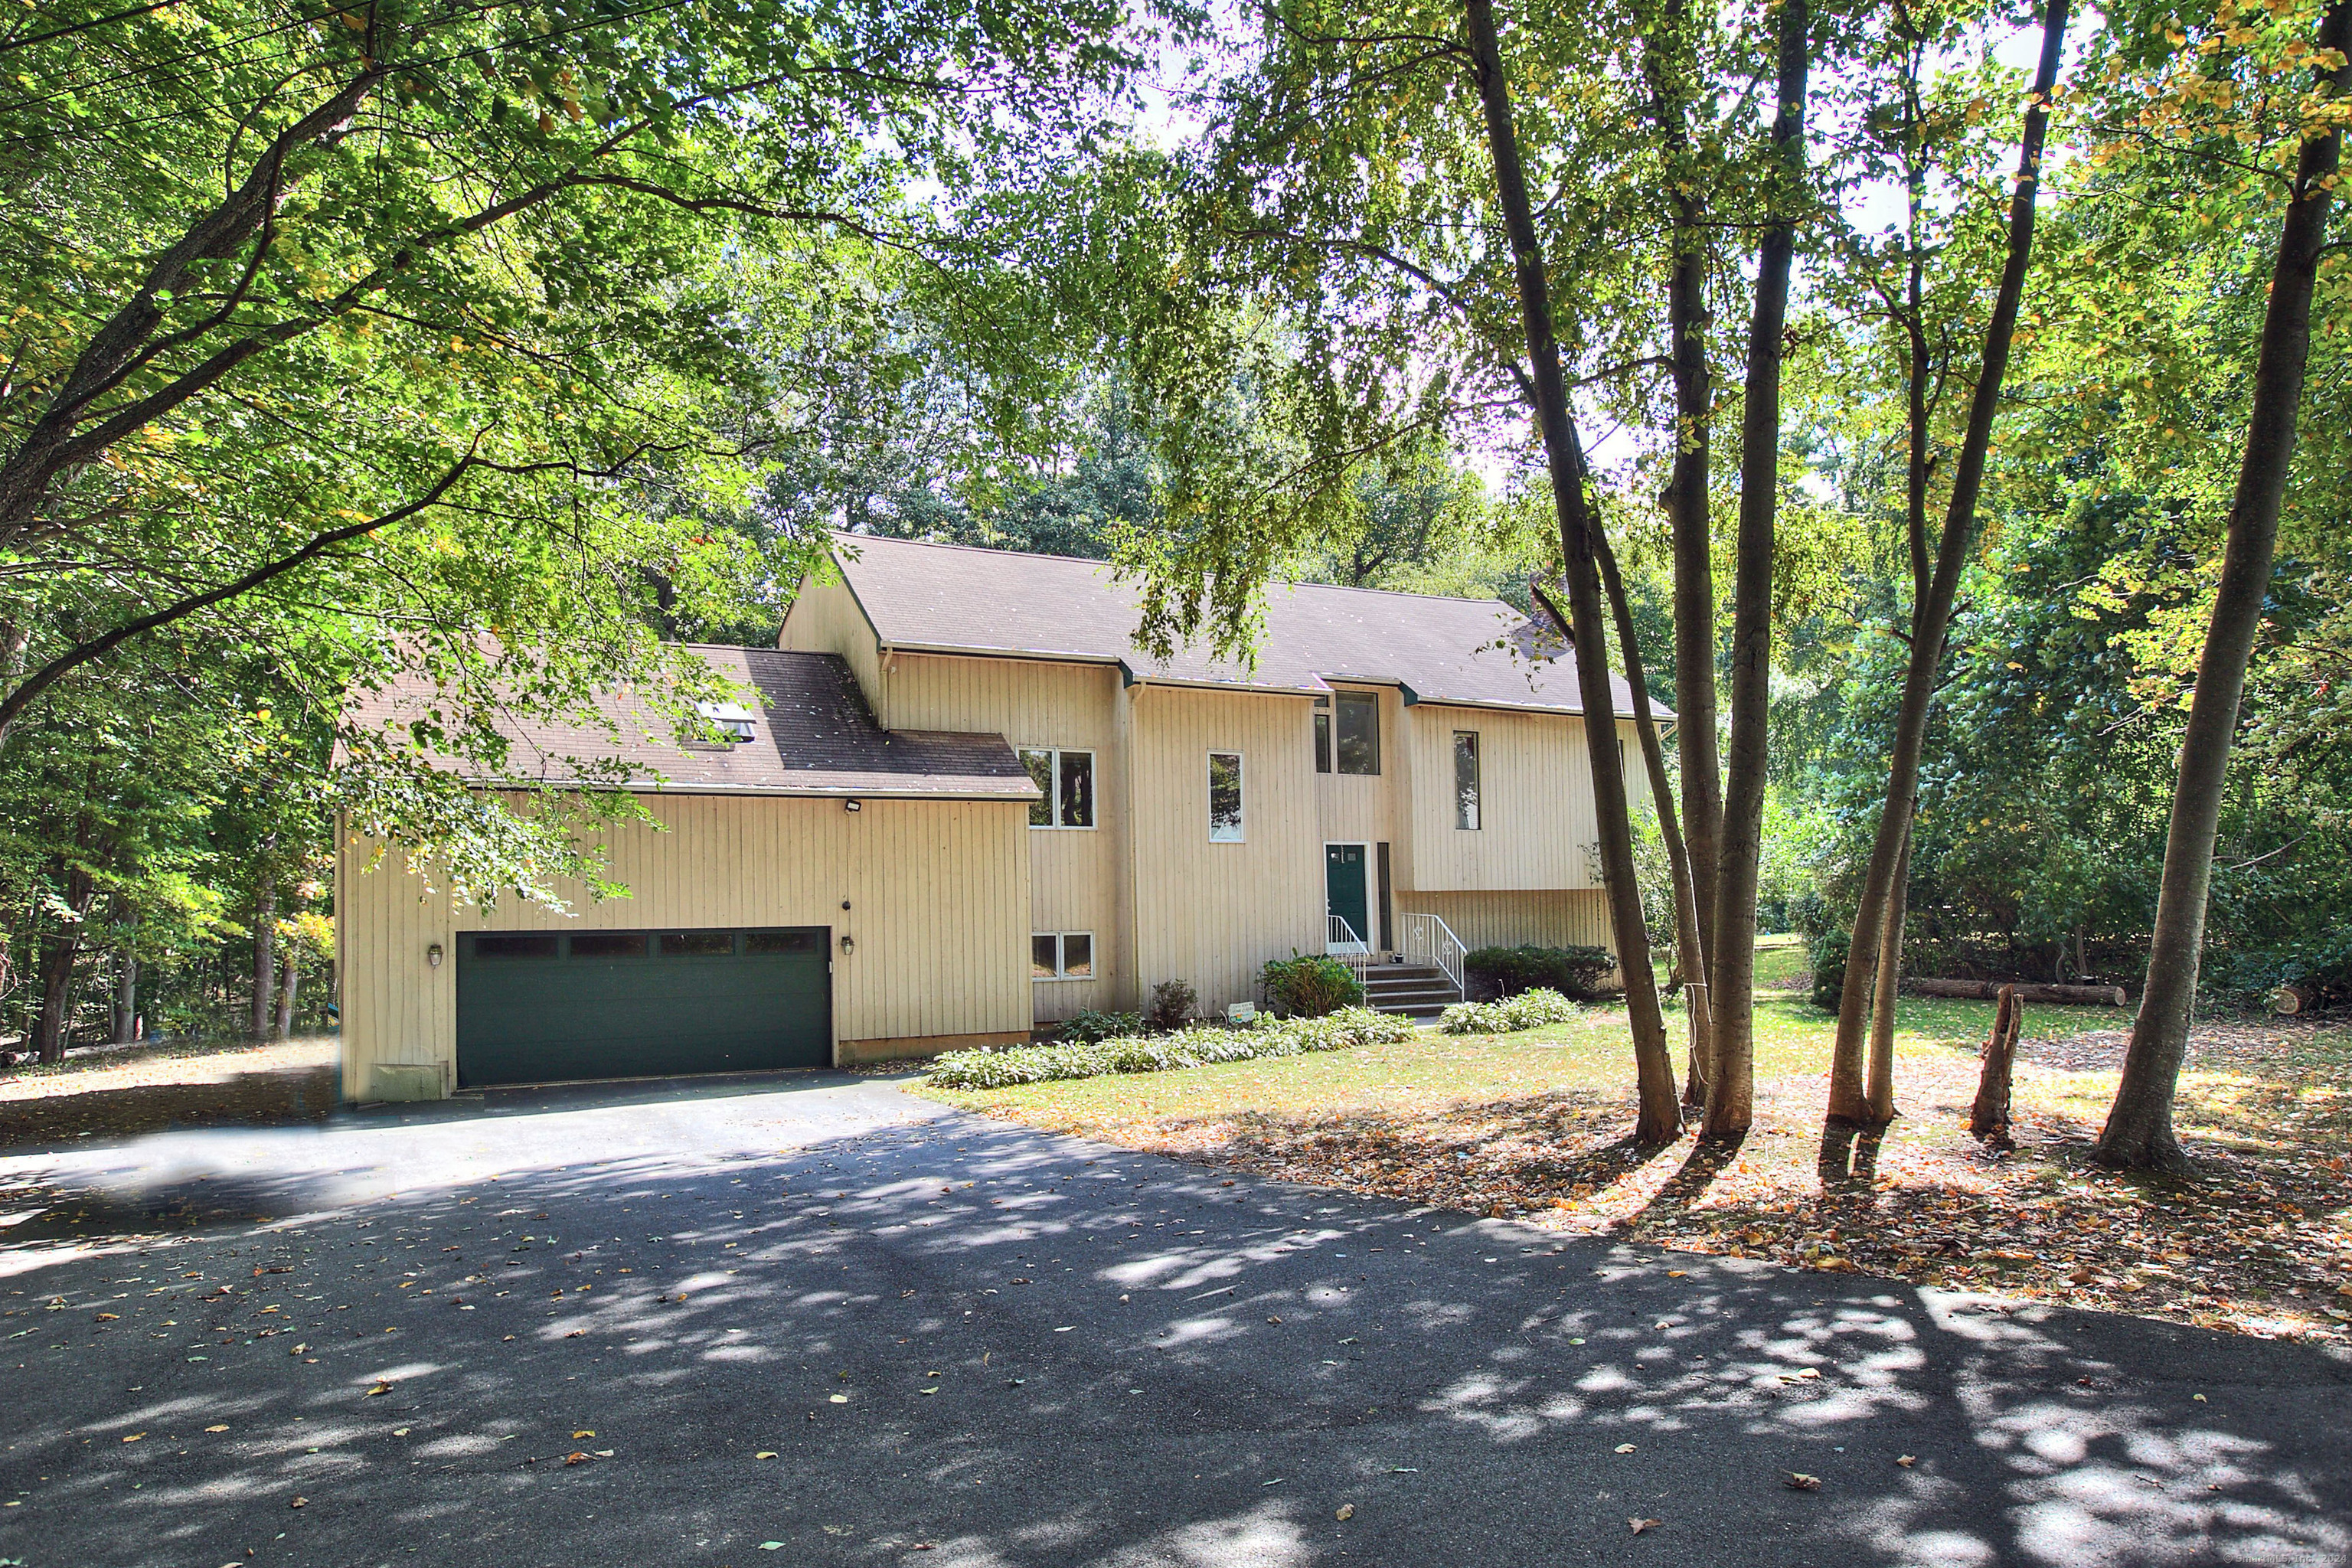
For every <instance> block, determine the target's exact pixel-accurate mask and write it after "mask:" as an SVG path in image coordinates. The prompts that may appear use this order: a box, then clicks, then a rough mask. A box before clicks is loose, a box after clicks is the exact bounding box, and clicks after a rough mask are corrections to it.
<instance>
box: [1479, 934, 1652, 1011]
mask: <svg viewBox="0 0 2352 1568" xmlns="http://www.w3.org/2000/svg"><path fill="white" fill-rule="evenodd" d="M1616 971H1617V961H1616V960H1615V959H1613V958H1612V957H1610V956H1609V950H1608V949H1607V948H1605V947H1581V946H1579V947H1542V946H1538V945H1536V944H1534V943H1527V944H1523V945H1521V946H1518V947H1476V948H1472V949H1471V950H1470V952H1468V953H1467V954H1465V956H1464V958H1463V960H1462V973H1463V977H1464V978H1465V980H1467V981H1468V982H1469V983H1470V990H1471V992H1472V993H1473V995H1474V997H1475V999H1477V1000H1481V1001H1491V1000H1495V999H1497V998H1500V997H1506V996H1516V995H1517V994H1519V993H1521V992H1523V991H1533V990H1536V989H1538V988H1541V989H1543V990H1547V991H1556V992H1558V993H1559V994H1561V995H1563V996H1572V997H1575V998H1576V999H1577V1000H1579V1001H1584V1002H1589V1001H1591V1000H1592V999H1593V998H1594V997H1596V996H1598V995H1600V994H1601V984H1602V983H1603V982H1604V981H1606V980H1607V979H1608V978H1609V977H1610V976H1611V975H1612V974H1613V973H1616Z"/></svg>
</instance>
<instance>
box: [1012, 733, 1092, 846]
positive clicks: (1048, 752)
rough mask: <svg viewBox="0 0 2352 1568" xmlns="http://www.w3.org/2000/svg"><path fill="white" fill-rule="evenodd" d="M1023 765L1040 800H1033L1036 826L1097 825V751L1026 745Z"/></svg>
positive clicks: (1031, 815) (1031, 822)
mask: <svg viewBox="0 0 2352 1568" xmlns="http://www.w3.org/2000/svg"><path fill="white" fill-rule="evenodd" d="M1021 765H1022V766H1023V767H1024V768H1026V769H1028V770H1029V779H1030V782H1031V783H1033V784H1035V785H1036V786H1037V793H1038V795H1039V796H1040V797H1041V798H1040V799H1037V800H1033V801H1031V802H1030V803H1029V826H1032V827H1092V826H1094V825H1095V754H1094V753H1093V752H1072V751H1065V750H1064V749H1063V748H1061V747H1059V746H1024V747H1022V748H1021Z"/></svg>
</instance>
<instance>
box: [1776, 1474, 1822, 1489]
mask: <svg viewBox="0 0 2352 1568" xmlns="http://www.w3.org/2000/svg"><path fill="white" fill-rule="evenodd" d="M1784 1484H1786V1485H1787V1487H1788V1489H1790V1491H1792V1492H1817V1491H1819V1490H1821V1489H1822V1478H1821V1477H1819V1476H1809V1475H1807V1474H1805V1472H1804V1471H1802V1470H1790V1472H1789V1479H1788V1480H1787V1482H1786V1483H1784Z"/></svg>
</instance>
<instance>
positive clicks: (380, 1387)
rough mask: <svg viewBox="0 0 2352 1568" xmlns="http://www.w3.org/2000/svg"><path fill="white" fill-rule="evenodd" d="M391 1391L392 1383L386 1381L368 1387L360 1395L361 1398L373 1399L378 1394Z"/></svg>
mask: <svg viewBox="0 0 2352 1568" xmlns="http://www.w3.org/2000/svg"><path fill="white" fill-rule="evenodd" d="M391 1392H392V1384H388V1383H379V1384H376V1385H375V1386H374V1387H373V1388H371V1389H369V1390H368V1391H367V1392H366V1393H365V1394H361V1395H360V1397H361V1398H362V1399H373V1398H374V1397H375V1396H376V1395H377V1394H390V1393H391Z"/></svg>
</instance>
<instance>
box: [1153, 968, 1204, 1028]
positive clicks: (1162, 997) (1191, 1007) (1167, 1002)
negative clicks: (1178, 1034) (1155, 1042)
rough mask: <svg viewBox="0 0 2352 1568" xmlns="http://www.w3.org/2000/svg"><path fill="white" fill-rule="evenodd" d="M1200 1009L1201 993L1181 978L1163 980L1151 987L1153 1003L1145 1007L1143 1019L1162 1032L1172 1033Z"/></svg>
mask: <svg viewBox="0 0 2352 1568" xmlns="http://www.w3.org/2000/svg"><path fill="white" fill-rule="evenodd" d="M1200 1010H1201V996H1200V993H1198V992H1196V991H1194V990H1193V989H1192V987H1191V986H1190V985H1187V984H1185V983H1184V982H1182V981H1181V980H1163V981H1161V982H1160V984H1157V985H1155V986H1153V987H1152V988H1151V1005H1150V1006H1149V1007H1147V1008H1145V1009H1144V1014H1143V1021H1144V1022H1145V1023H1147V1024H1149V1025H1150V1026H1151V1027H1152V1028H1153V1029H1154V1030H1156V1031H1157V1032H1159V1033H1160V1034H1163V1035H1166V1034H1172V1033H1174V1032H1175V1031H1176V1030H1178V1029H1181V1028H1182V1027H1183V1026H1185V1025H1187V1024H1189V1023H1191V1022H1192V1015H1193V1014H1195V1013H1198V1012H1199V1011H1200Z"/></svg>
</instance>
